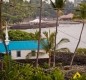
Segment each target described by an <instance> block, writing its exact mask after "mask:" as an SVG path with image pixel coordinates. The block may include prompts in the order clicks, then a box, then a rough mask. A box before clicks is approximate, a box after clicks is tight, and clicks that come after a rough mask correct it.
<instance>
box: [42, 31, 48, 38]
mask: <svg viewBox="0 0 86 80" xmlns="http://www.w3.org/2000/svg"><path fill="white" fill-rule="evenodd" d="M43 34H44V36H45V37H46V38H47V39H48V32H46V31H45V32H43Z"/></svg>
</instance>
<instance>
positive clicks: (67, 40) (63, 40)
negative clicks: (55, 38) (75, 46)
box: [57, 38, 70, 46]
mask: <svg viewBox="0 0 86 80" xmlns="http://www.w3.org/2000/svg"><path fill="white" fill-rule="evenodd" d="M67 42H70V40H69V39H67V38H62V39H61V40H60V41H59V42H58V43H57V46H59V45H61V44H63V43H67Z"/></svg>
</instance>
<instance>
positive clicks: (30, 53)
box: [0, 27, 49, 60]
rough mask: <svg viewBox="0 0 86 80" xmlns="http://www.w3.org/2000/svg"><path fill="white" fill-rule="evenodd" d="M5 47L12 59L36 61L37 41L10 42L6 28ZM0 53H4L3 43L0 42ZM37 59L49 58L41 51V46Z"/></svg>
mask: <svg viewBox="0 0 86 80" xmlns="http://www.w3.org/2000/svg"><path fill="white" fill-rule="evenodd" d="M5 38H6V40H5V42H6V45H7V49H8V52H9V53H10V54H11V57H12V59H15V60H18V59H27V58H28V59H36V55H37V49H38V41H37V40H29V41H10V40H9V36H8V30H7V27H6V36H5ZM0 53H6V50H5V46H4V44H3V42H0ZM38 58H49V55H48V54H46V52H45V51H43V49H42V45H41V44H40V53H39V56H38Z"/></svg>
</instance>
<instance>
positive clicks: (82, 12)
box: [70, 2, 86, 66]
mask: <svg viewBox="0 0 86 80" xmlns="http://www.w3.org/2000/svg"><path fill="white" fill-rule="evenodd" d="M77 11H79V16H80V17H81V19H82V29H81V32H80V36H79V40H78V43H77V46H76V48H75V51H74V55H73V56H72V59H71V62H70V66H72V64H73V60H74V58H75V55H76V51H77V48H78V46H79V43H80V41H81V37H82V32H83V29H84V25H85V22H84V19H85V18H86V3H83V2H82V3H81V4H80V5H79V8H78V9H77Z"/></svg>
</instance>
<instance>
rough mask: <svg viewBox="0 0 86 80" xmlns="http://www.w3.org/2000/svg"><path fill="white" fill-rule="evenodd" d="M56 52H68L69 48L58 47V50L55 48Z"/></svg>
mask: <svg viewBox="0 0 86 80" xmlns="http://www.w3.org/2000/svg"><path fill="white" fill-rule="evenodd" d="M56 51H57V52H70V50H69V49H68V48H60V49H58V50H56Z"/></svg>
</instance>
